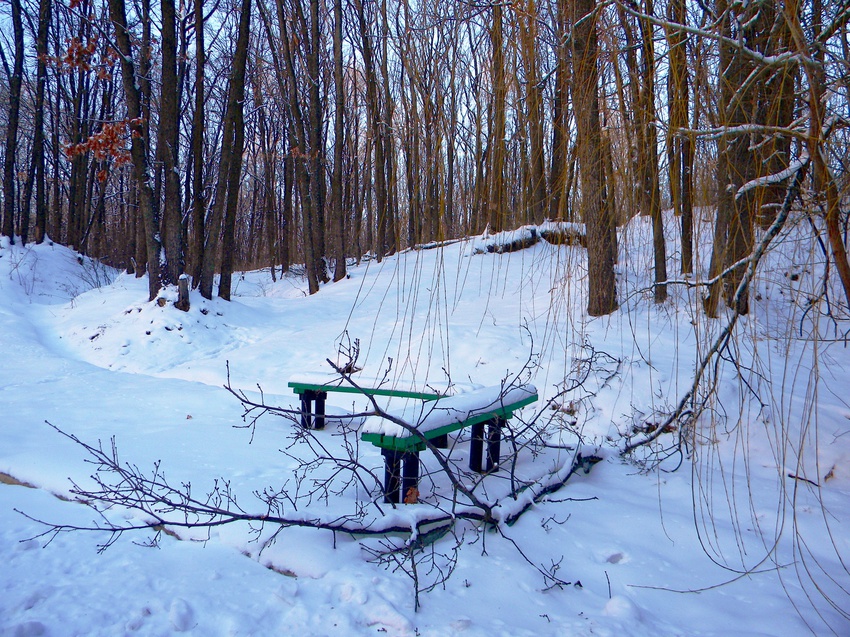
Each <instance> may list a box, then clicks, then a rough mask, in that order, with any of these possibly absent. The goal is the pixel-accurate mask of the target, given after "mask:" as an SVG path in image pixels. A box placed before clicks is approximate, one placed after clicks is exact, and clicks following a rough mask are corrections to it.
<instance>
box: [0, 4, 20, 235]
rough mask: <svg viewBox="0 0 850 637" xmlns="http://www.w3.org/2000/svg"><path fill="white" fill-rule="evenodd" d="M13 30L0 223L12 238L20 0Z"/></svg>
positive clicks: (18, 96)
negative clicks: (12, 55) (13, 50)
mask: <svg viewBox="0 0 850 637" xmlns="http://www.w3.org/2000/svg"><path fill="white" fill-rule="evenodd" d="M11 5H12V34H13V37H14V46H15V59H14V61H13V68H12V72H11V74H8V71H9V69H8V67H7V68H6V71H7V75H8V80H9V113H8V120H7V123H6V156H5V159H4V160H3V226H2V234H4V235H6V236H7V237H9V240H10V241H11V242H12V243H14V242H15V180H16V179H17V175H16V174H15V160H16V155H17V152H18V123H19V120H20V112H21V81H22V79H23V74H24V25H23V20H22V17H21V0H11Z"/></svg>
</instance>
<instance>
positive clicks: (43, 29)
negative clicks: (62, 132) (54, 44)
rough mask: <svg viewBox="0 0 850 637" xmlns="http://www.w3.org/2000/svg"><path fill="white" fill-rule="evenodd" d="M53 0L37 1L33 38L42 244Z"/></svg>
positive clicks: (38, 235)
mask: <svg viewBox="0 0 850 637" xmlns="http://www.w3.org/2000/svg"><path fill="white" fill-rule="evenodd" d="M51 3H52V0H40V2H39V6H38V35H37V37H36V45H35V50H36V58H37V60H36V88H35V120H34V122H33V126H34V131H33V145H32V157H33V158H32V161H33V164H34V165H35V242H36V243H42V242H43V241H44V237H45V234H46V233H47V192H46V188H47V177H46V174H45V164H44V146H45V144H44V141H45V140H44V93H45V85H46V84H47V35H48V29H49V28H50V21H51V9H52V4H51Z"/></svg>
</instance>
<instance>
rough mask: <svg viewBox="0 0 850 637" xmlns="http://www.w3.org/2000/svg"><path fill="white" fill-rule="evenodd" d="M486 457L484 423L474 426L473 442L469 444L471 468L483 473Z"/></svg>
mask: <svg viewBox="0 0 850 637" xmlns="http://www.w3.org/2000/svg"><path fill="white" fill-rule="evenodd" d="M483 456H484V423H483V422H479V423H477V424H475V425H472V440H471V441H470V443H469V468H470V470H471V471H475V472H476V473H481V460H482V458H483Z"/></svg>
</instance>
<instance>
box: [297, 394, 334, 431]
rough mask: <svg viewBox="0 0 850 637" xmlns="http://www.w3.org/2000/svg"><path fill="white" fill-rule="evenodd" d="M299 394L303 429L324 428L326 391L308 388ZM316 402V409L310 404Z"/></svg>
mask: <svg viewBox="0 0 850 637" xmlns="http://www.w3.org/2000/svg"><path fill="white" fill-rule="evenodd" d="M300 396H301V426H302V427H304V429H310V428H312V429H324V428H325V400H326V399H327V397H328V394H327V392H323V391H313V390H312V389H308V390H306V391H304V392H303V393H302V394H300ZM314 402H315V403H316V409H315V411H314V410H313V407H312V404H313V403H314Z"/></svg>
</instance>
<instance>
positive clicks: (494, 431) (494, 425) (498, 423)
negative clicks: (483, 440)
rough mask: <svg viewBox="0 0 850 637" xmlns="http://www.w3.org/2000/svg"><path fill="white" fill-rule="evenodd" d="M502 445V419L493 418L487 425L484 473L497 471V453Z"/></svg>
mask: <svg viewBox="0 0 850 637" xmlns="http://www.w3.org/2000/svg"><path fill="white" fill-rule="evenodd" d="M501 445H502V419H501V418H493V420H491V421H489V422H488V423H487V458H486V462H485V464H484V471H485V472H487V473H490V472H491V471H498V470H499V451H500V448H501Z"/></svg>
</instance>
